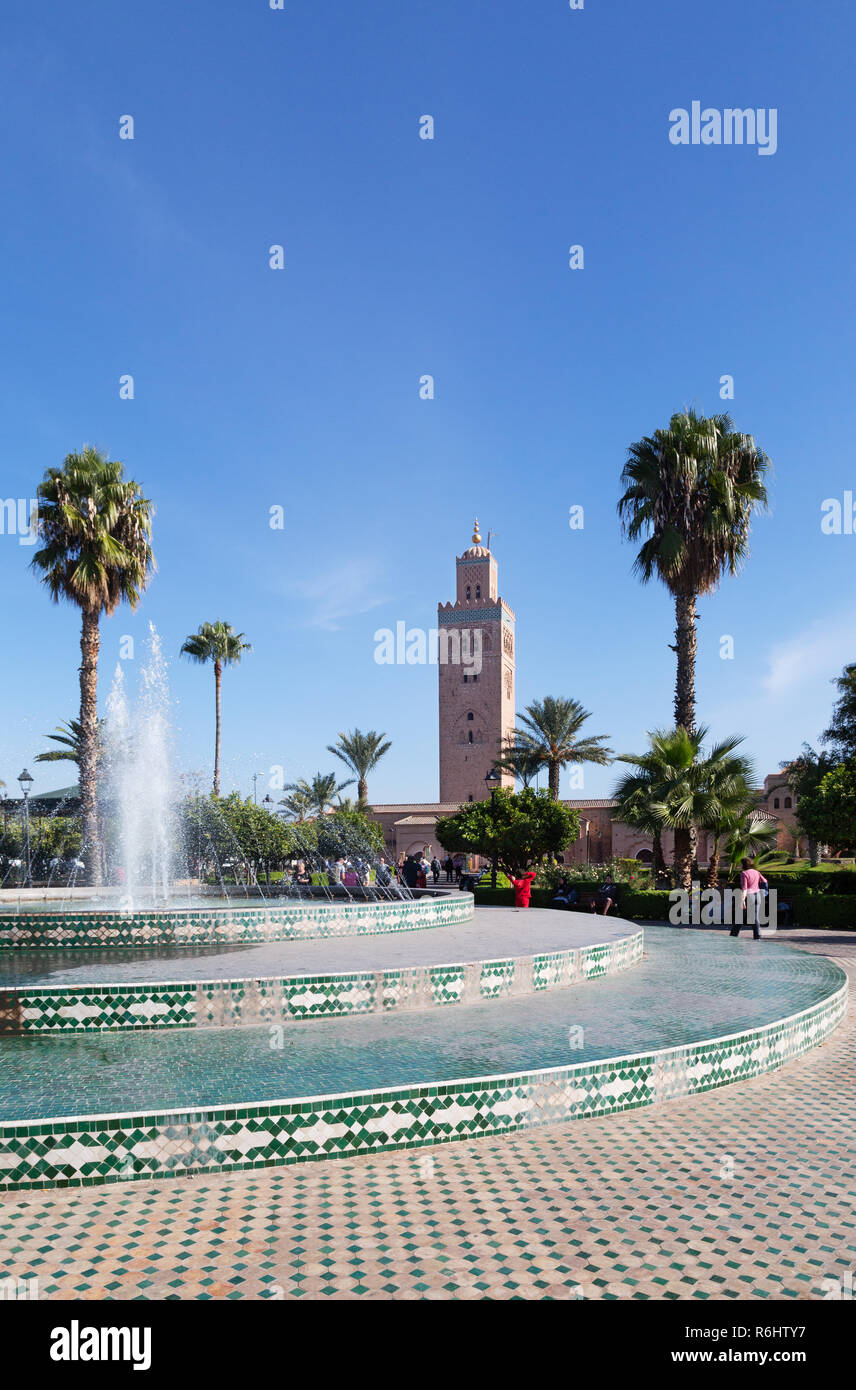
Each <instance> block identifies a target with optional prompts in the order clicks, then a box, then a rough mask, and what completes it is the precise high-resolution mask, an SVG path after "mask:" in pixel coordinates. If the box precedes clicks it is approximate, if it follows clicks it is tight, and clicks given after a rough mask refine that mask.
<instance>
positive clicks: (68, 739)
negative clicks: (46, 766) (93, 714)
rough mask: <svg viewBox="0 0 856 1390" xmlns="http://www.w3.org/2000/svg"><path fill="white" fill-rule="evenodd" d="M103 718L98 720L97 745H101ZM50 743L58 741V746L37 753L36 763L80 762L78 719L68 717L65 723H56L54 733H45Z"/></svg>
mask: <svg viewBox="0 0 856 1390" xmlns="http://www.w3.org/2000/svg"><path fill="white" fill-rule="evenodd" d="M104 723H105V721H104V720H103V719H99V720H98V747H99V750H100V747H101V736H102V733H103V731H104ZM45 738H49V739H50V740H51V742H52V743H58V744H59V748H51V749H49V750H48V752H47V753H37V754H36V756H35V759H34V761H35V762H37V763H78V764H79V763H80V721H79V720H78V719H69V721H68V723H67V724H57V726H56V733H53V734H45Z"/></svg>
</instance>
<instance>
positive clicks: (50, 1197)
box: [0, 931, 856, 1299]
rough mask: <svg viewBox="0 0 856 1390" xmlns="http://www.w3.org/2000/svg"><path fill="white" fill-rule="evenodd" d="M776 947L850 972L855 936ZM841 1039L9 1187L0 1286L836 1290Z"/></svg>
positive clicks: (194, 1290) (232, 1292) (784, 1295)
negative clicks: (532, 1121) (177, 1165)
mask: <svg viewBox="0 0 856 1390" xmlns="http://www.w3.org/2000/svg"><path fill="white" fill-rule="evenodd" d="M786 939H787V940H788V942H791V943H794V942H796V943H798V944H800V945H801V946H803V947H804V948H805V949H808V950H812V951H817V952H819V953H821V954H825V955H829V956H831V957H832V958H833V959H835V960H836V961H838V963H839V964H840V965H842V966H843V967H844V968H847V969H849V970H850V971H851V972H852V971H853V969H854V967H856V935H852V934H848V933H846V932H837V933H831V932H822V933H818V932H814V933H812V932H808V931H807V932H789V933H787V938H786ZM854 1043H856V1024H854V1022H853V1016H852V1011H851V1014H849V1015H848V1017H847V1018H846V1019H845V1021H844V1023H843V1024H842V1025H841V1027H840V1028H839V1029H838V1030H837V1031H836V1033H835V1034H833V1036H832V1038H831V1039H830V1041H829V1042H827V1043H826V1044H825V1045H823V1046H822V1047H820V1048H818V1049H815V1050H814V1051H812V1052H810V1053H808V1054H807V1055H806V1056H805V1057H803V1058H801V1059H799V1060H798V1061H796V1062H792V1063H790V1064H788V1065H787V1066H786V1067H785V1068H783V1069H782V1070H780V1071H778V1072H775V1073H772V1074H769V1075H767V1076H763V1077H759V1078H757V1079H756V1080H752V1081H747V1082H743V1083H741V1084H739V1085H736V1086H730V1087H725V1088H723V1089H722V1090H719V1091H715V1092H708V1093H706V1094H703V1095H700V1096H698V1097H693V1098H689V1099H686V1100H682V1101H677V1102H672V1103H670V1104H668V1105H665V1106H661V1107H652V1108H650V1109H643V1110H638V1111H631V1112H626V1113H623V1114H620V1115H616V1116H612V1117H609V1118H604V1119H589V1120H582V1121H577V1122H575V1123H573V1124H567V1125H556V1126H550V1127H547V1128H544V1129H541V1130H530V1131H528V1132H526V1133H521V1134H516V1135H511V1136H508V1137H504V1138H501V1139H484V1140H478V1141H473V1142H466V1143H455V1144H449V1145H445V1146H438V1147H435V1148H428V1149H419V1150H416V1151H414V1152H413V1153H410V1154H408V1153H392V1154H389V1155H377V1156H373V1157H370V1158H361V1159H349V1160H342V1161H330V1162H324V1163H318V1164H307V1165H303V1166H297V1167H291V1168H272V1169H269V1170H265V1171H262V1172H256V1173H245V1174H239V1175H237V1176H234V1177H225V1176H224V1177H222V1178H204V1177H203V1178H191V1179H170V1180H168V1181H164V1182H149V1183H136V1182H135V1183H127V1184H116V1185H115V1186H110V1187H94V1188H89V1189H82V1190H81V1189H73V1190H69V1191H46V1192H38V1193H30V1194H27V1193H22V1194H20V1195H18V1194H10V1195H9V1196H7V1197H4V1198H2V1199H0V1279H8V1278H10V1277H14V1278H17V1279H32V1278H33V1277H36V1278H37V1279H38V1295H39V1297H40V1298H42V1299H51V1298H65V1299H68V1298H72V1299H75V1298H79V1299H152V1298H155V1299H163V1298H166V1299H181V1298H186V1299H200V1298H201V1299H224V1298H230V1299H240V1298H251V1299H252V1298H267V1299H271V1298H272V1299H279V1298H287V1299H292V1298H309V1299H315V1298H345V1299H352V1298H360V1297H364V1298H370V1299H419V1298H428V1299H449V1298H451V1299H479V1298H489V1299H543V1298H548V1299H562V1298H586V1299H604V1298H637V1299H639V1298H641V1299H644V1298H654V1299H659V1298H668V1299H686V1298H693V1299H708V1298H710V1299H822V1298H824V1297H831V1296H834V1295H835V1292H836V1290H837V1288H838V1287H839V1286H841V1287H843V1289H844V1294H843V1296H844V1297H847V1289H848V1287H849V1288H850V1289H851V1291H852V1282H851V1283H850V1284H849V1285H848V1283H847V1279H848V1275H849V1277H850V1279H851V1281H852V1277H853V1275H852V1271H853V1270H854V1268H856V1248H854V1247H856V1143H854V1139H856V1123H854V1122H856V1047H854ZM836 1281H837V1282H836ZM850 1296H851V1297H852V1292H851V1295H850Z"/></svg>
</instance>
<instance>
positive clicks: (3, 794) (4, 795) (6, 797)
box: [0, 792, 9, 839]
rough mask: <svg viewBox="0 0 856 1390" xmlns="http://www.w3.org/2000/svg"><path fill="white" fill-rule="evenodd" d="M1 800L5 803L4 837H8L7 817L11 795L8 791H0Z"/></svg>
mask: <svg viewBox="0 0 856 1390" xmlns="http://www.w3.org/2000/svg"><path fill="white" fill-rule="evenodd" d="M0 802H2V804H3V838H4V839H5V838H6V817H7V815H8V814H9V805H8V803H9V795H8V793H7V792H0Z"/></svg>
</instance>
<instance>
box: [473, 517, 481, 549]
mask: <svg viewBox="0 0 856 1390" xmlns="http://www.w3.org/2000/svg"><path fill="white" fill-rule="evenodd" d="M473 545H481V536H480V535H479V519H478V517H476V519H475V521H474V522H473Z"/></svg>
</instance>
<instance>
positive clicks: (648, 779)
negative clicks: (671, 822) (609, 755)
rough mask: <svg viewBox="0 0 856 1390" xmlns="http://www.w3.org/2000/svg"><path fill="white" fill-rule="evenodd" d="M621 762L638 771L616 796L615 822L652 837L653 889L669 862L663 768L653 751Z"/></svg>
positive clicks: (620, 784) (626, 779) (619, 787)
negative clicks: (665, 838)
mask: <svg viewBox="0 0 856 1390" xmlns="http://www.w3.org/2000/svg"><path fill="white" fill-rule="evenodd" d="M617 761H618V762H620V763H631V764H632V765H633V767H635V769H636V771H635V772H628V773H625V775H624V776H623V777H622V778H620V780H619V781H618V783H617V785H616V787H615V790H614V791H613V793H612V795H613V798H614V799H615V800H616V801H617V802H618V808H617V810H616V813H615V815H614V816H613V820H616V821H623V823H624V824H625V825H629V826H632V828H633V829H634V830H641V831H642V832H643V833H644V834H646V835H650V836H651V840H652V843H653V851H654V855H653V857H654V862H653V865H652V886H653V887H656V886H657V882H658V881H659V880H660V879H661V878H663V877H665V874H666V860H665V856H664V854H663V829H664V824H665V808H664V806H663V804H662V796H661V789H660V784H661V781H662V776H663V769H662V767H661V766H660V765H659V763H658V762H657V760H656V757H655V755H654V753H653V752H651V753H642V754H640V755H638V756H635V755H633V754H631V753H625V754H623V756H622V757H620V758H619V759H618V760H617Z"/></svg>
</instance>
